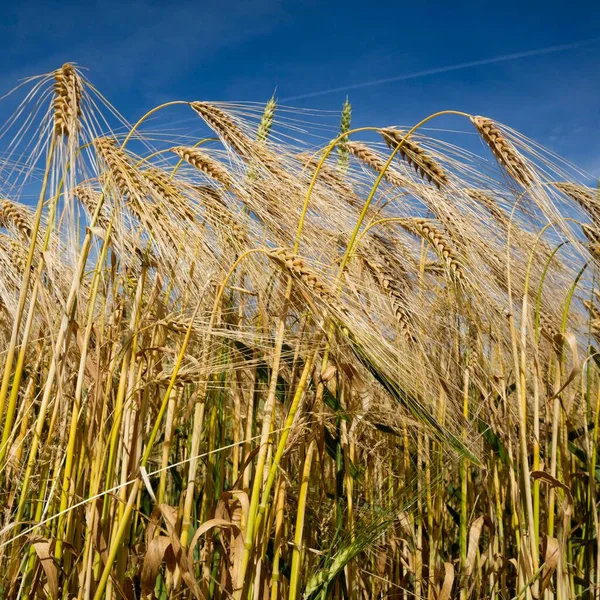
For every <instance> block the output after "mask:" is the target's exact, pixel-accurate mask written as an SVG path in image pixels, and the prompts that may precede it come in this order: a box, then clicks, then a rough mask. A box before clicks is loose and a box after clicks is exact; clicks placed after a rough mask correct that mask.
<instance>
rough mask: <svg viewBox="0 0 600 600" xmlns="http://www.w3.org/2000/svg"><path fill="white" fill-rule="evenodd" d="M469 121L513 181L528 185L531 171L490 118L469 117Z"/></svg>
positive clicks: (530, 181) (531, 177)
mask: <svg viewBox="0 0 600 600" xmlns="http://www.w3.org/2000/svg"><path fill="white" fill-rule="evenodd" d="M471 122H472V123H473V125H475V128H476V129H477V131H479V133H480V135H481V137H482V138H483V140H484V141H485V143H486V144H487V145H488V146H489V148H490V150H491V151H492V154H493V155H494V156H495V158H496V160H497V161H498V163H500V165H502V166H503V167H504V168H505V169H506V172H507V173H508V174H509V175H510V176H511V177H512V178H513V179H514V180H515V181H517V182H518V183H520V184H521V185H522V186H524V187H528V186H529V185H530V184H531V183H532V182H533V173H532V172H531V170H530V169H529V167H528V166H527V165H526V164H525V161H524V160H523V159H522V158H521V156H520V154H519V153H518V152H517V150H516V149H515V147H514V146H513V145H512V144H511V143H510V142H509V141H508V139H506V136H505V135H504V134H503V133H502V131H500V129H499V128H498V127H497V126H496V125H495V124H494V122H493V121H492V120H491V119H487V118H486V117H471Z"/></svg>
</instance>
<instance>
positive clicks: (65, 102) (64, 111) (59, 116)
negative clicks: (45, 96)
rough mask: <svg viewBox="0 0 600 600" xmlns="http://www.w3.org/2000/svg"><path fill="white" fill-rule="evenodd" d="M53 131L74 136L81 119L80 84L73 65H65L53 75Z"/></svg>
mask: <svg viewBox="0 0 600 600" xmlns="http://www.w3.org/2000/svg"><path fill="white" fill-rule="evenodd" d="M54 81H55V83H54V131H55V133H56V135H64V136H65V137H68V136H70V135H75V134H76V133H77V129H78V127H79V118H80V117H81V96H82V89H83V86H82V83H81V79H80V77H79V75H78V74H77V71H76V70H75V68H74V67H73V65H70V64H65V65H63V66H62V67H61V68H60V69H58V70H57V71H55V73H54Z"/></svg>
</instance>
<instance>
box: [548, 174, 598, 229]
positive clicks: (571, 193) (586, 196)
mask: <svg viewBox="0 0 600 600" xmlns="http://www.w3.org/2000/svg"><path fill="white" fill-rule="evenodd" d="M554 187H555V188H556V189H557V190H559V191H560V192H562V193H563V194H565V196H567V197H569V198H571V200H575V202H577V204H579V205H580V206H581V207H582V208H583V209H584V210H585V211H586V212H587V213H588V214H589V215H590V217H592V219H593V220H594V221H595V222H596V223H600V194H599V193H598V191H597V190H592V189H591V188H588V187H585V186H583V185H577V184H575V183H568V182H557V183H555V184H554Z"/></svg>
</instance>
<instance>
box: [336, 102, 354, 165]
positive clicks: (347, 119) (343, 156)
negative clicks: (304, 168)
mask: <svg viewBox="0 0 600 600" xmlns="http://www.w3.org/2000/svg"><path fill="white" fill-rule="evenodd" d="M351 122H352V105H351V104H350V101H349V100H348V98H347V97H346V101H345V102H344V106H343V107H342V117H341V120H340V133H348V131H350V125H351ZM337 153H338V166H339V169H340V171H341V172H342V173H345V172H346V171H347V170H348V161H349V150H348V137H345V138H344V139H342V140H341V141H340V143H339V144H338V147H337Z"/></svg>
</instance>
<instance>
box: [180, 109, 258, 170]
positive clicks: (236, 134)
mask: <svg viewBox="0 0 600 600" xmlns="http://www.w3.org/2000/svg"><path fill="white" fill-rule="evenodd" d="M190 106H191V107H192V108H193V109H194V111H195V112H196V113H197V114H198V115H200V117H202V119H203V120H204V121H205V122H206V124H207V125H208V126H209V127H210V128H211V129H212V130H213V131H214V132H215V133H216V134H217V135H218V136H219V137H220V138H221V139H222V140H223V141H224V142H225V143H226V144H228V145H229V146H231V148H233V149H234V150H235V151H236V152H237V153H238V154H239V155H240V156H242V157H243V158H245V159H248V158H251V157H252V154H253V146H254V144H253V143H252V140H251V139H250V138H249V137H248V136H247V135H246V134H245V133H244V132H243V131H242V130H241V129H240V128H239V127H238V125H236V123H235V122H234V120H233V119H232V118H231V117H230V116H229V115H228V114H227V113H225V112H224V111H222V110H221V109H219V108H217V107H216V106H213V105H212V104H209V103H208V102H192V103H191V105H190Z"/></svg>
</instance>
